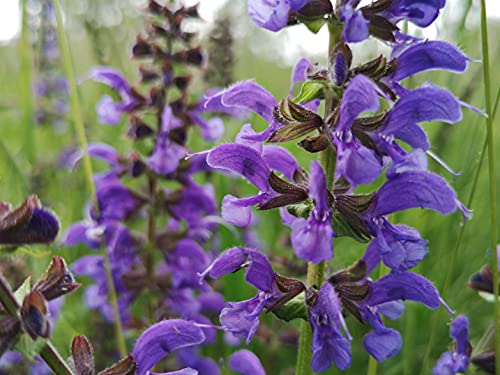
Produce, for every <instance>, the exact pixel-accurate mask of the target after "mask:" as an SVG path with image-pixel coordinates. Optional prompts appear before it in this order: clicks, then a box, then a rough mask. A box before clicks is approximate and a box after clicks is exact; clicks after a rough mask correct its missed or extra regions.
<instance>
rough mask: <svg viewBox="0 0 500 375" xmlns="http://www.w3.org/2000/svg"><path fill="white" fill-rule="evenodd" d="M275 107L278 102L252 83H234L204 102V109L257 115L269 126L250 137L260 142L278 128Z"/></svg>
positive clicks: (263, 89) (267, 92)
mask: <svg viewBox="0 0 500 375" xmlns="http://www.w3.org/2000/svg"><path fill="white" fill-rule="evenodd" d="M277 105H278V102H277V101H276V99H275V98H274V96H273V95H272V94H271V93H270V92H269V91H267V90H266V89H265V88H263V87H262V86H260V85H258V84H257V83H255V82H252V81H243V82H238V83H235V84H234V85H232V86H230V87H229V88H227V89H225V90H222V91H219V92H218V93H216V94H215V95H213V96H211V97H208V98H207V100H206V102H205V108H220V107H228V108H237V109H248V110H251V111H252V112H255V113H256V114H258V115H259V116H260V117H262V118H263V119H264V120H266V122H267V123H268V124H269V128H267V129H266V130H264V131H263V132H261V133H259V134H256V135H254V136H253V137H252V138H253V139H255V140H260V141H263V140H264V139H267V138H268V137H269V136H270V135H271V134H272V132H273V131H274V130H276V129H277V128H278V127H279V126H280V124H279V123H278V121H277V120H276V119H275V118H274V114H273V111H274V107H276V106H277Z"/></svg>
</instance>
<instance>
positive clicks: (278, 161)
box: [262, 146, 300, 181]
mask: <svg viewBox="0 0 500 375" xmlns="http://www.w3.org/2000/svg"><path fill="white" fill-rule="evenodd" d="M262 158H263V159H264V160H265V162H266V163H267V165H268V166H269V168H270V169H271V170H273V171H278V172H280V173H281V174H283V176H285V177H286V178H287V179H288V180H290V181H293V175H294V173H295V172H296V171H297V170H300V166H299V163H297V160H295V157H294V156H293V155H292V154H291V153H290V152H289V151H288V150H286V149H284V148H283V147H279V146H264V148H263V150H262Z"/></svg>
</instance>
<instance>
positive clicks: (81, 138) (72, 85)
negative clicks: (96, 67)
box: [54, 0, 127, 357]
mask: <svg viewBox="0 0 500 375" xmlns="http://www.w3.org/2000/svg"><path fill="white" fill-rule="evenodd" d="M54 9H55V13H56V20H57V35H58V40H59V47H60V49H61V54H62V60H63V65H64V69H65V71H66V76H67V78H68V85H69V90H70V104H71V113H72V115H73V121H74V124H75V130H76V133H77V137H78V142H79V144H80V148H81V149H82V150H84V151H85V152H84V155H83V158H82V163H83V168H84V173H85V180H86V183H87V189H88V192H89V194H90V197H91V200H92V203H93V207H94V210H95V212H96V214H98V212H99V203H98V201H97V194H96V188H95V185H94V179H93V177H92V175H93V172H92V163H91V161H90V157H89V155H88V152H87V135H86V133H85V126H84V123H83V115H82V109H81V106H80V101H79V99H78V90H77V87H76V80H75V72H74V70H73V63H72V59H71V53H70V50H69V46H68V42H67V40H66V35H65V33H64V27H63V21H62V12H61V5H60V3H59V1H58V0H54ZM103 254H104V268H105V271H106V280H107V284H108V292H109V297H110V302H111V304H112V307H113V318H114V325H115V335H116V341H117V345H118V349H119V353H120V357H125V356H126V355H127V348H126V343H125V338H124V336H123V329H122V322H121V318H120V312H119V308H118V297H117V294H116V288H115V285H114V281H113V276H112V273H111V267H110V259H109V255H108V253H107V251H106V250H104V252H103Z"/></svg>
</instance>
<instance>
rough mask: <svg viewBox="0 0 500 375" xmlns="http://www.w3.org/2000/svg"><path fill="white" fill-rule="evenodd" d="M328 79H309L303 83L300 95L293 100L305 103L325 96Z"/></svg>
mask: <svg viewBox="0 0 500 375" xmlns="http://www.w3.org/2000/svg"><path fill="white" fill-rule="evenodd" d="M327 84H328V83H327V82H326V81H320V80H316V81H307V82H305V83H304V84H303V85H302V88H301V89H300V93H299V95H298V96H297V97H296V98H295V99H294V100H293V101H294V102H296V103H305V102H309V101H311V100H313V99H321V98H323V97H324V95H323V89H324V88H325V87H326V86H327Z"/></svg>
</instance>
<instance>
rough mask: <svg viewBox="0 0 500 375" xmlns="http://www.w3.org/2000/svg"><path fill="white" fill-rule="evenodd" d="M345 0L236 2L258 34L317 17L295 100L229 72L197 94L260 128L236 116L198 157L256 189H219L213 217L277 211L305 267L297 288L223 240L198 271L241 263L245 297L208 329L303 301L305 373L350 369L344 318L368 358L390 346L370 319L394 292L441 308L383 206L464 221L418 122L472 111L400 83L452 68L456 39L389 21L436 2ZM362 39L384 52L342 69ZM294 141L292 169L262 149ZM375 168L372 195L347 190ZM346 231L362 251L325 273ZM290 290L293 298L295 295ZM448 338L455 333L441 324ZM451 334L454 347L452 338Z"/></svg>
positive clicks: (392, 349)
mask: <svg viewBox="0 0 500 375" xmlns="http://www.w3.org/2000/svg"><path fill="white" fill-rule="evenodd" d="M359 3H360V2H359V1H351V0H347V1H338V2H337V3H336V4H332V3H331V2H330V1H329V0H319V1H307V0H305V1H289V2H285V1H279V2H266V1H259V0H255V1H249V2H248V11H249V14H250V16H251V17H252V19H253V20H254V21H255V23H256V24H257V25H258V26H260V27H263V28H265V29H268V30H270V31H278V30H281V29H282V28H284V27H287V26H291V25H294V24H296V23H304V24H306V25H307V26H308V27H309V29H314V30H315V31H317V30H318V29H319V28H320V27H321V26H323V25H325V27H328V30H329V33H330V41H329V51H328V66H327V67H324V68H323V67H320V66H318V65H316V64H312V63H311V62H309V61H308V60H306V59H301V60H300V61H299V62H298V63H297V65H296V67H295V69H294V73H293V74H292V81H293V82H292V86H293V85H294V84H295V83H296V82H297V81H302V82H303V84H302V89H301V91H300V93H299V94H298V95H297V96H295V97H293V95H289V96H288V97H285V98H283V99H281V100H277V99H276V98H274V97H273V96H272V95H271V94H270V93H269V92H268V91H267V90H266V89H265V88H264V87H262V86H260V85H258V84H256V83H255V82H253V81H243V82H239V83H237V84H235V85H233V86H230V87H229V88H227V89H226V90H224V91H222V92H219V93H217V94H215V95H212V96H210V97H208V99H207V103H206V108H210V106H217V107H220V106H223V107H227V108H234V109H237V108H238V109H249V110H250V111H253V112H255V113H256V114H258V115H259V116H261V117H262V118H263V119H264V120H265V121H266V122H267V123H268V127H267V128H266V129H265V130H263V131H261V132H255V131H254V130H253V128H252V126H251V125H249V124H245V125H244V126H243V127H242V128H241V131H240V133H239V134H238V136H237V137H236V140H235V142H234V143H229V144H223V145H220V146H218V147H215V148H214V149H212V150H211V151H210V152H209V154H208V157H207V163H208V165H209V166H210V167H212V168H214V169H216V170H225V171H230V172H232V173H235V174H239V175H241V176H242V177H244V178H245V179H246V180H248V181H249V182H250V183H252V184H253V185H254V186H255V187H256V188H257V190H258V191H257V193H256V194H255V195H253V196H250V197H235V196H233V195H227V196H226V197H225V198H224V199H223V201H222V217H223V218H224V219H225V220H226V221H227V222H229V223H231V224H233V225H237V226H246V225H248V224H249V223H250V221H251V217H252V215H254V213H253V211H252V207H253V206H255V207H256V208H257V209H259V210H270V209H279V210H280V213H281V217H282V220H283V224H284V225H286V226H288V227H290V229H291V244H292V248H293V250H294V252H295V255H296V256H297V257H298V258H301V259H302V260H304V261H305V262H308V264H309V266H308V275H307V281H308V283H307V285H305V284H304V283H302V282H301V281H300V280H296V279H293V278H289V277H287V276H284V275H280V274H277V273H276V272H275V271H273V267H272V265H271V263H269V261H268V260H267V259H266V257H265V256H264V255H262V254H261V253H260V252H258V251H257V250H253V249H247V248H232V249H229V250H227V251H225V252H223V253H222V254H221V255H220V256H219V257H218V258H217V259H216V260H215V261H214V262H213V263H212V265H211V266H210V267H209V268H207V270H206V271H205V272H204V273H202V276H203V277H206V276H209V277H211V278H219V277H221V276H223V275H225V274H227V273H230V272H235V271H237V270H238V269H241V268H246V269H247V271H246V280H247V282H248V283H250V284H251V285H253V286H254V287H255V288H257V290H258V291H259V292H258V294H257V295H256V296H255V297H254V298H251V299H249V300H246V301H240V302H231V303H229V304H228V305H226V307H225V308H224V309H223V310H222V312H221V315H220V321H221V324H222V327H223V328H224V329H225V330H227V331H229V332H232V333H233V334H234V335H235V336H237V337H241V338H245V340H246V342H247V343H248V342H249V341H250V340H252V338H253V337H254V335H255V332H256V329H257V326H258V324H259V315H260V314H261V313H262V312H263V311H276V310H277V309H280V308H281V309H282V310H283V309H284V311H287V310H286V307H287V306H289V305H290V304H292V303H299V304H300V303H304V309H305V310H306V311H305V313H303V314H298V315H297V316H296V317H302V318H303V319H305V320H306V323H305V324H304V325H303V328H302V330H301V341H300V343H301V345H300V347H299V353H298V362H297V369H296V371H297V374H305V373H308V371H309V370H308V369H307V368H308V367H312V370H313V371H315V372H320V371H324V370H326V369H327V368H329V367H330V366H331V365H332V364H334V365H335V366H337V367H338V368H339V369H341V370H345V369H347V368H348V367H349V366H350V364H351V340H352V337H351V335H350V333H349V330H348V327H347V324H346V322H345V316H344V315H345V314H350V315H353V316H354V317H355V318H356V319H357V320H358V321H360V322H362V323H363V322H366V323H368V324H369V325H370V326H371V327H372V329H373V330H372V331H371V332H369V333H368V334H367V335H366V336H365V338H364V340H363V344H364V347H365V349H366V351H367V352H368V353H369V354H370V355H371V356H372V357H373V358H375V359H376V360H377V361H379V362H380V361H384V360H386V359H388V358H390V357H393V356H394V355H396V354H397V353H398V352H399V351H400V349H401V345H402V338H401V334H400V333H399V332H397V331H396V330H394V329H392V328H388V327H386V326H385V324H384V322H383V320H382V316H385V317H387V318H389V319H397V318H398V317H399V316H400V315H401V313H402V311H403V308H404V304H403V301H406V300H411V301H416V302H420V303H422V304H423V305H425V306H427V307H428V308H430V309H437V308H438V307H439V306H441V305H443V306H444V307H445V308H446V309H447V310H448V311H449V312H450V314H451V315H453V312H452V311H451V309H450V308H449V307H448V306H447V305H446V303H445V302H444V301H443V300H442V298H441V297H440V296H439V293H438V291H437V289H436V288H435V287H434V286H433V285H432V283H431V282H430V281H428V280H427V279H425V278H424V277H422V276H421V275H418V274H417V273H415V272H412V271H411V269H412V268H414V267H415V266H416V265H417V264H419V263H420V262H421V261H422V260H423V259H424V257H425V256H426V255H427V252H428V247H427V241H426V240H425V239H423V238H422V237H421V235H420V234H419V232H418V231H417V229H415V228H411V227H408V226H406V225H404V224H394V223H391V222H390V221H389V219H388V215H390V214H392V213H395V212H398V211H402V210H407V209H411V208H425V209H429V210H433V211H436V212H438V213H441V214H443V215H448V214H451V213H453V212H456V211H460V212H461V213H462V215H463V217H464V219H467V218H470V216H471V213H470V212H469V211H468V210H467V208H466V207H465V206H464V205H463V204H462V203H461V202H460V201H459V199H458V198H457V196H456V194H455V192H454V191H453V189H452V188H451V187H450V185H449V184H448V183H447V182H446V181H445V180H444V178H443V177H441V176H439V175H438V174H436V173H433V172H430V171H429V170H428V167H427V155H426V151H428V150H429V148H430V143H429V140H428V138H427V136H426V134H425V131H424V130H423V128H421V126H420V123H422V122H428V121H441V122H446V123H450V124H455V123H457V122H459V121H460V120H461V118H462V107H464V106H465V107H469V108H471V109H474V108H472V107H470V106H469V105H467V104H466V103H463V102H461V101H460V100H459V99H458V98H456V97H455V96H454V95H453V94H451V93H450V92H448V91H447V90H446V89H443V88H440V87H437V86H435V85H433V84H431V83H427V84H424V85H423V86H421V87H418V88H415V89H410V88H407V87H405V86H404V85H403V83H402V81H403V80H404V79H405V78H408V77H410V76H413V75H415V74H417V73H419V72H422V71H426V70H431V69H444V70H449V71H453V72H463V71H464V70H465V69H466V67H467V63H468V62H469V61H470V59H469V58H468V57H467V56H466V55H465V54H463V53H462V52H461V51H460V50H459V49H458V48H456V47H454V46H453V45H451V44H449V43H447V42H442V41H427V40H423V39H419V38H416V37H413V36H410V35H406V34H404V33H402V32H401V31H400V29H399V27H398V25H399V24H400V23H401V21H405V22H412V23H414V24H416V25H418V26H422V27H425V26H428V25H429V24H431V23H432V22H433V21H434V20H435V19H436V18H437V16H438V15H439V13H440V10H441V9H442V8H443V7H444V5H445V3H444V1H436V2H429V1H422V2H419V1H417V2H409V1H408V2H407V1H385V0H380V1H375V2H372V3H371V4H370V5H367V6H364V7H360V6H359ZM318 25H319V26H318ZM369 36H373V37H375V38H377V39H379V40H381V41H382V42H384V43H385V44H387V45H389V46H390V47H391V48H392V52H391V54H390V56H389V57H385V56H383V55H381V56H379V57H377V58H375V59H373V60H371V61H368V62H366V63H363V64H360V65H357V66H353V64H352V61H353V56H352V52H351V49H350V47H349V43H358V42H362V41H364V40H365V39H367V38H368V37H369ZM320 101H323V102H324V104H323V105H324V113H323V114H320V113H318V105H319V102H320ZM381 103H383V105H382V104H381ZM382 108H383V109H382ZM474 110H475V109H474ZM294 140H300V142H299V143H298V145H299V147H301V148H303V149H305V150H306V151H308V152H310V153H313V154H314V153H319V155H320V157H319V159H320V162H318V161H315V160H313V161H312V162H311V164H310V166H309V167H308V166H299V164H298V162H297V161H296V160H295V158H294V156H293V155H292V154H291V153H290V152H288V151H286V150H285V149H283V148H281V147H279V146H276V145H275V144H277V143H282V142H289V141H294ZM265 142H267V143H265ZM403 144H406V146H408V147H403ZM382 174H385V182H383V183H382V184H381V186H379V187H378V188H377V189H376V190H375V191H373V192H372V193H370V194H359V193H356V191H355V189H356V187H357V186H359V185H363V184H367V183H371V182H373V181H375V180H376V179H379V177H380V176H381V175H382ZM346 235H347V236H351V237H353V238H355V239H357V240H360V241H363V242H368V245H367V248H366V251H365V253H364V254H360V255H359V260H358V261H357V262H356V263H355V264H354V265H352V266H351V267H348V268H346V269H344V270H342V271H339V272H336V273H333V274H330V273H329V272H328V269H327V263H326V262H329V261H331V260H332V259H333V257H334V250H335V252H338V251H342V249H337V248H336V247H334V242H335V241H334V238H336V237H340V236H346ZM334 248H335V249H334ZM380 263H383V264H385V266H387V267H388V268H389V269H390V273H389V274H387V275H386V276H383V277H381V278H379V279H375V277H374V276H373V274H372V271H373V270H374V268H375V267H376V266H377V265H378V264H380ZM337 268H338V267H337ZM301 293H305V299H304V300H305V302H300V301H301V300H300V299H299V298H298V295H299V294H301ZM289 311H295V312H296V311H297V309H293V310H292V309H289ZM283 314H284V315H285V316H286V314H287V313H286V312H284V313H283V312H282V313H281V315H282V316H283ZM277 315H278V316H280V314H277ZM286 318H287V320H289V319H292V318H294V316H287V317H286ZM456 324H457V325H459V324H460V325H463V324H462V323H456ZM309 326H310V328H309ZM457 329H458V328H457ZM452 337H454V338H456V334H455V333H453V332H452ZM457 340H459V341H460V343H459V345H461V346H460V348H462V346H463V344H461V343H462V342H463V339H462V338H460V339H457ZM460 348H459V353H462V352H463V348H462V349H460ZM443 361H444V359H443V360H441V362H440V363H441V365H440V366H443ZM465 365H466V364H465V363H462V364H460V365H459V364H456V365H454V367H453V369H454V371H455V372H457V371H462V370H463V369H464V368H465V367H464V366H465Z"/></svg>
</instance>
